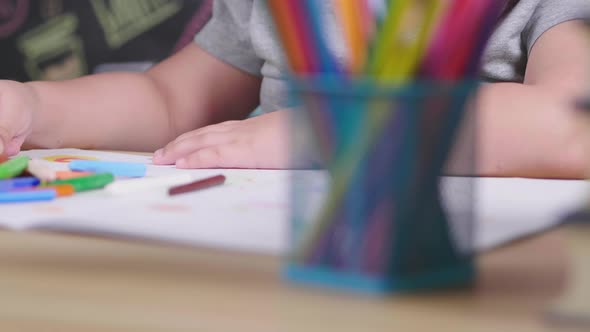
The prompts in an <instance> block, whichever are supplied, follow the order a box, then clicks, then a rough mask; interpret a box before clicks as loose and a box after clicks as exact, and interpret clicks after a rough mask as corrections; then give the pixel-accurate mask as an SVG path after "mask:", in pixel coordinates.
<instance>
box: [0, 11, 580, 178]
mask: <svg viewBox="0 0 590 332" xmlns="http://www.w3.org/2000/svg"><path fill="white" fill-rule="evenodd" d="M474 1H475V0H474ZM498 1H501V0H498ZM318 2H319V3H320V4H321V6H322V8H321V9H322V12H323V15H324V16H325V17H324V19H325V20H324V21H325V22H326V23H325V24H326V27H325V28H326V30H327V32H328V35H329V36H330V38H329V39H328V45H327V46H328V49H329V51H330V52H332V53H333V54H334V55H335V57H336V58H337V59H338V60H339V61H344V60H345V57H346V55H345V51H344V43H343V42H342V40H339V37H338V36H340V35H341V33H340V32H339V31H338V30H337V29H338V25H337V24H336V22H335V18H334V10H333V8H332V6H331V1H321V2H320V1H318ZM506 5H507V12H506V13H505V14H504V15H503V18H502V19H501V21H500V22H499V23H498V26H497V28H496V30H495V32H494V34H493V36H492V37H491V40H490V43H489V45H488V47H487V49H486V50H485V54H484V57H483V65H482V71H481V74H482V75H481V76H482V79H483V80H485V81H488V82H494V83H493V84H485V85H483V86H482V87H481V89H480V90H479V92H478V95H477V98H476V100H475V104H476V106H477V108H476V110H477V115H478V116H477V119H478V120H477V126H478V131H477V135H478V136H477V140H478V149H477V151H478V156H477V158H478V165H480V168H479V169H478V170H476V172H477V173H478V174H484V175H510V176H543V177H570V178H571V177H574V178H575V177H585V176H586V174H585V171H586V168H587V166H586V165H588V164H590V156H588V155H587V151H590V146H588V145H589V144H588V143H590V137H589V136H590V131H589V130H587V128H586V127H581V125H580V121H578V116H579V114H578V113H577V112H575V110H574V108H573V106H572V104H573V102H572V101H573V100H574V99H575V98H577V97H580V96H581V95H582V94H583V93H586V92H587V91H586V90H587V89H586V82H587V78H588V77H590V68H588V59H590V51H589V50H590V43H589V41H588V38H587V34H586V30H585V25H584V24H583V23H581V21H580V20H581V19H586V18H588V16H589V15H588V11H589V9H590V3H589V0H520V1H513V0H506ZM392 56H394V55H392ZM286 73H287V66H286V61H285V56H284V53H283V52H282V49H281V47H280V43H279V42H278V40H277V39H276V38H275V32H274V27H273V24H272V23H271V17H270V16H269V13H268V12H267V9H266V8H265V5H264V1H263V0H216V1H215V4H214V9H213V18H212V19H211V21H210V22H209V23H208V24H207V25H206V26H205V28H204V29H203V30H202V31H201V32H200V33H199V34H198V35H197V36H196V37H195V43H193V44H191V45H189V46H187V47H186V48H185V49H183V50H182V51H180V52H178V53H177V54H175V55H174V56H172V57H170V58H169V59H167V60H165V61H163V62H162V63H160V64H158V65H156V66H154V67H153V68H152V69H151V70H149V71H148V72H146V73H111V74H101V75H95V76H89V77H85V78H80V79H75V80H71V81H65V82H30V83H26V84H21V83H17V82H10V81H0V153H3V152H5V153H7V154H9V155H12V154H15V153H17V152H18V151H19V150H20V148H21V146H22V145H23V143H25V145H27V146H38V147H50V148H53V147H63V146H68V147H93V148H102V149H118V150H136V151H137V150H139V151H146V150H147V151H150V150H151V151H153V150H155V149H157V148H159V147H161V146H163V145H165V147H164V148H161V149H159V150H157V151H156V152H155V154H154V163H157V164H175V165H176V166H177V167H180V168H211V167H230V168H231V167H238V168H284V167H287V166H288V164H287V158H286V156H287V155H288V153H287V151H288V150H289V147H288V144H287V141H288V140H287V137H288V133H287V128H286V123H287V122H288V112H289V110H288V107H289V104H288V102H287V100H286V97H285V96H286V86H285V83H284V78H285V74H286ZM257 105H261V107H262V109H263V111H264V112H265V113H266V114H263V115H261V116H258V117H254V118H250V119H246V120H243V119H245V118H246V117H247V116H248V114H249V113H250V112H251V111H252V109H254V108H255V107H256V106H257ZM228 120H239V121H228ZM89 124H92V125H91V126H89ZM175 137H176V138H175ZM166 143H168V144H166Z"/></svg>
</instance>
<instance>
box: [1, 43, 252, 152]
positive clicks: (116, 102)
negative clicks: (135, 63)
mask: <svg viewBox="0 0 590 332" xmlns="http://www.w3.org/2000/svg"><path fill="white" fill-rule="evenodd" d="M260 82H261V80H260V78H258V77H255V76H252V75H249V74H247V73H244V72H242V71H240V70H238V69H235V68H234V67H232V66H230V65H227V64H225V63H223V62H221V61H219V60H217V59H216V58H214V57H213V56H211V55H209V54H207V53H206V52H204V51H202V50H201V49H199V48H198V46H196V45H195V44H191V45H189V46H187V47H186V48H185V49H183V50H182V51H180V52H179V53H177V54H176V55H174V56H172V57H171V58H169V59H167V60H165V61H163V62H162V63H160V64H158V65H156V66H155V67H154V68H152V69H151V70H149V71H148V72H147V73H109V74H100V75H92V76H87V77H83V78H79V79H74V80H70V81H63V82H31V83H27V84H28V85H29V86H30V87H31V88H32V91H34V95H36V97H37V98H36V104H37V106H38V107H36V111H35V112H34V115H33V124H32V133H31V134H30V135H29V136H28V138H27V140H26V144H27V145H30V146H38V147H44V148H58V147H82V148H96V149H115V150H133V151H153V150H155V149H157V148H159V147H161V146H163V145H165V144H166V143H168V142H169V141H170V140H172V139H173V138H175V137H176V136H178V135H180V134H181V133H184V132H187V131H190V130H192V129H196V128H199V127H202V126H205V125H209V124H212V123H217V122H220V121H225V120H231V119H242V118H244V117H245V116H246V115H247V114H248V113H249V112H250V111H252V110H253V109H254V108H255V107H256V105H257V104H258V91H259V87H260ZM0 125H1V124H0Z"/></svg>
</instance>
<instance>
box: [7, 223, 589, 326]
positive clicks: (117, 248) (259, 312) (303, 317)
mask: <svg viewBox="0 0 590 332" xmlns="http://www.w3.org/2000/svg"><path fill="white" fill-rule="evenodd" d="M589 246H590V244H589ZM566 257H567V255H566V252H565V247H564V245H563V238H562V234H561V233H560V232H559V231H557V232H553V233H550V234H546V235H544V236H542V237H539V238H536V239H531V240H527V241H524V242H521V243H517V244H514V245H511V246H510V247H506V248H503V249H499V250H496V251H495V252H492V253H489V254H486V255H484V256H483V257H482V258H481V259H480V261H479V265H480V268H481V273H480V276H479V279H478V282H477V286H476V287H475V289H473V290H470V291H468V290H462V291H446V292H439V293H435V294H423V295H412V296H409V295H406V296H400V297H393V298H386V299H375V298H363V297H360V298H359V297H353V296H351V295H343V294H335V293H330V292H318V291H312V290H309V289H297V288H295V287H293V286H289V285H286V284H285V283H283V282H282V281H281V280H280V278H278V271H279V267H280V265H279V261H278V259H276V258H273V257H266V256H253V255H244V254H236V253H228V252H219V251H211V250H200V249H195V248H178V247H164V246H158V245H149V244H140V243H126V242H117V241H110V240H105V239H89V238H81V237H73V236H63V235H47V234H33V233H13V232H0V331H10V332H12V331H19V332H21V331H35V332H39V331H43V332H45V331H60V332H69V331H72V332H73V331H75V332H85V331H101V332H104V331H143V332H152V331H166V332H175V331H191V332H192V331H240V332H243V331H256V332H290V331H306V332H311V331H322V332H325V331H342V332H345V331H371V332H377V331H404V332H406V331H452V332H460V331H465V332H479V331H482V332H483V331H490V332H492V331H493V332H498V331H519V332H527V331H553V329H552V328H551V326H549V325H547V324H546V322H545V321H544V320H543V315H542V313H543V310H545V308H546V306H547V304H548V303H549V302H550V301H551V300H552V299H554V298H555V297H556V296H557V295H559V294H560V292H561V289H562V287H563V285H564V282H565V280H566V271H567V268H566V266H567V265H566V262H565V259H564V258H566Z"/></svg>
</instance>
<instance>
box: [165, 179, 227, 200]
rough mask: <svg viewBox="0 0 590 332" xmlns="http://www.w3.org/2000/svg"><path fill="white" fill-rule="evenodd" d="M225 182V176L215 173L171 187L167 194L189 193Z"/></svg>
mask: <svg viewBox="0 0 590 332" xmlns="http://www.w3.org/2000/svg"><path fill="white" fill-rule="evenodd" d="M224 182H225V176H223V175H215V176H212V177H209V178H206V179H202V180H197V181H194V182H191V183H187V184H184V185H180V186H176V187H172V188H170V189H169V190H168V195H170V196H176V195H180V194H186V193H191V192H194V191H198V190H202V189H206V188H210V187H214V186H218V185H222V184H223V183H224Z"/></svg>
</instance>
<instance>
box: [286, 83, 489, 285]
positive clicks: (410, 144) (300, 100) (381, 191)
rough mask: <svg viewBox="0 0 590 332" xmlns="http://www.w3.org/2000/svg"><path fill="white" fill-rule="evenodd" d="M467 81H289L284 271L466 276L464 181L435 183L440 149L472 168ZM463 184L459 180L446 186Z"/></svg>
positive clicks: (316, 275)
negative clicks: (447, 194) (291, 104)
mask: <svg viewBox="0 0 590 332" xmlns="http://www.w3.org/2000/svg"><path fill="white" fill-rule="evenodd" d="M476 87H477V84H476V83H474V82H454V83H450V82H413V83H410V84H402V85H389V86H384V85H381V84H376V83H375V82H372V81H350V80H345V79H340V78H333V77H320V78H312V79H307V80H299V81H294V82H292V84H291V90H292V91H291V92H292V97H293V98H294V101H295V102H296V103H297V105H298V107H296V108H294V111H293V112H292V114H293V115H292V118H291V119H290V125H291V129H290V131H291V149H292V150H291V155H292V162H293V166H294V167H295V168H297V169H298V170H297V171H295V172H294V174H293V175H292V182H291V199H292V202H291V203H292V204H291V206H292V208H291V214H290V222H291V227H290V248H291V250H290V253H289V255H288V257H287V262H286V265H285V268H284V271H283V272H284V276H285V278H286V279H287V280H289V281H292V282H295V283H302V284H308V285H317V286H323V287H328V288H339V289H347V290H354V291H360V292H364V293H375V294H384V293H389V292H397V291H412V290H423V289H435V288H442V287H451V286H452V287H456V286H463V285H469V284H471V282H472V280H473V279H474V274H475V270H474V265H473V259H472V251H471V250H470V249H471V248H472V240H473V235H474V229H473V228H474V223H473V205H474V204H473V200H474V197H473V190H471V188H470V186H471V185H472V183H473V182H472V181H458V182H457V181H455V183H454V186H455V188H454V190H453V191H454V192H460V193H462V194H461V195H459V197H456V196H455V197H454V199H453V201H454V202H453V204H451V205H453V206H454V208H455V209H454V210H453V211H451V210H450V209H449V207H448V205H449V204H447V202H446V201H445V199H444V197H443V195H441V192H442V191H443V190H442V189H441V181H443V180H442V179H443V178H442V177H441V175H442V174H443V173H444V171H445V170H446V169H447V167H448V165H449V163H450V159H451V158H450V156H451V155H454V157H453V158H457V159H458V160H461V161H460V164H461V165H462V166H460V168H461V172H463V173H470V171H473V170H470V168H472V167H473V165H474V161H473V160H472V159H473V155H474V153H473V151H472V150H473V149H472V148H473V147H474V140H470V141H467V142H463V143H467V144H462V145H463V147H462V148H461V150H462V151H459V152H458V153H457V149H456V147H457V146H458V145H456V144H455V142H458V141H459V140H458V139H456V138H457V136H458V135H459V132H461V131H464V130H463V129H462V128H464V127H465V124H466V121H465V119H466V118H468V117H467V116H466V114H467V112H468V111H467V109H468V108H467V107H466V106H467V105H468V102H467V101H468V100H469V97H470V96H471V95H472V94H473V92H474V91H475V89H476ZM457 186H459V187H463V188H457Z"/></svg>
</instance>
